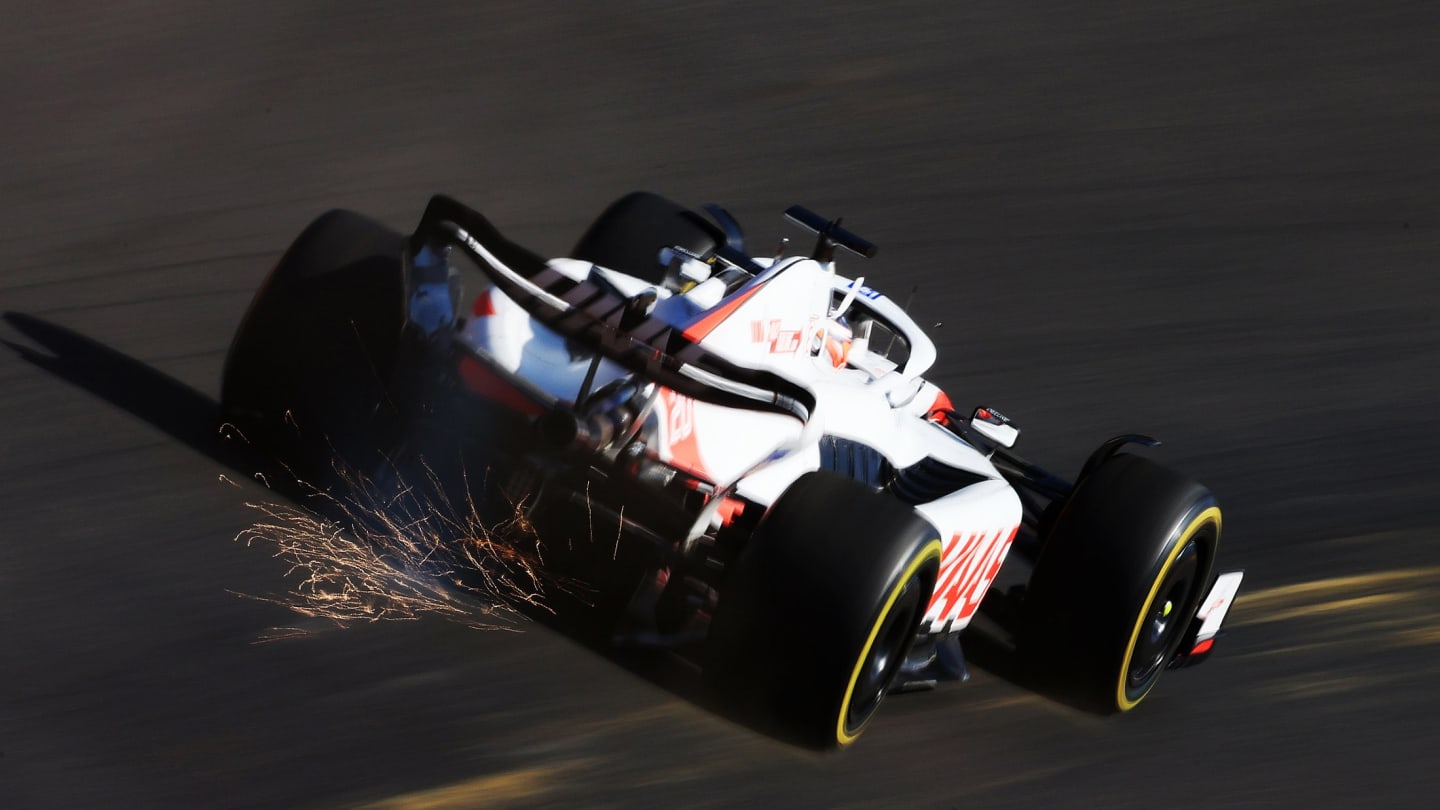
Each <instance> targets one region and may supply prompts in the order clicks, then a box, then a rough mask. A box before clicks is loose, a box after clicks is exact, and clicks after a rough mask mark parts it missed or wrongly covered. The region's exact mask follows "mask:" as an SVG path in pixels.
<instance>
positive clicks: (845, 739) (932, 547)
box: [835, 538, 942, 745]
mask: <svg viewBox="0 0 1440 810" xmlns="http://www.w3.org/2000/svg"><path fill="white" fill-rule="evenodd" d="M941 550H942V549H941V546H940V540H939V539H938V538H937V539H934V540H931V541H930V542H929V543H927V544H926V545H925V547H924V548H923V549H921V551H920V553H919V554H917V555H915V559H913V560H911V561H910V565H908V566H906V568H905V573H903V574H901V575H900V579H899V580H897V581H896V583H895V587H894V588H892V589H891V590H890V597H889V598H888V599H886V600H885V607H884V609H882V610H881V611H880V615H879V616H877V617H876V619H875V624H874V625H873V626H871V628H870V635H869V637H868V638H866V639H865V646H864V647H861V648H860V657H859V658H857V659H855V668H854V669H853V670H851V672H850V682H849V683H848V684H846V686H845V697H844V698H843V699H842V700H841V701H840V717H839V719H838V720H836V722H835V739H836V740H837V741H838V742H839V743H840V744H841V745H849V744H850V743H852V742H855V738H857V737H859V736H860V732H862V731H864V730H865V726H867V725H869V723H870V718H869V717H867V718H865V722H864V723H861V724H860V727H859V728H857V729H855V731H854V732H853V733H847V732H846V731H845V717H846V715H847V714H849V711H850V697H851V696H852V695H854V694H855V684H856V683H858V682H859V681H860V670H861V669H862V668H863V667H864V666H865V659H867V658H869V657H870V648H871V647H873V646H875V637H876V636H877V635H879V634H880V626H881V625H882V624H884V623H885V618H886V617H887V616H889V615H890V609H891V608H893V607H894V606H895V600H896V599H899V598H900V593H901V592H902V591H904V590H905V583H907V582H909V581H910V578H911V577H913V576H915V572H916V571H919V570H920V566H922V565H924V564H925V563H927V562H929V561H930V560H935V561H936V562H937V563H938V562H939V561H940V554H941ZM873 716H874V715H873V714H872V715H871V717H873Z"/></svg>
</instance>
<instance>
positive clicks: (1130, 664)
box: [1116, 506, 1220, 711]
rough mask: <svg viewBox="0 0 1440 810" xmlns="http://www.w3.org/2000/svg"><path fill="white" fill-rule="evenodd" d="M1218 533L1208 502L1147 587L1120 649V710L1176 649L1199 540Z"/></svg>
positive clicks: (1190, 600)
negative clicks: (1121, 655)
mask: <svg viewBox="0 0 1440 810" xmlns="http://www.w3.org/2000/svg"><path fill="white" fill-rule="evenodd" d="M1219 534H1220V509H1219V508H1218V507H1214V506H1212V507H1210V508H1209V509H1206V510H1204V511H1203V512H1201V513H1200V514H1198V515H1196V516H1195V517H1194V518H1192V519H1191V520H1190V522H1189V523H1188V524H1186V525H1185V528H1184V530H1183V531H1182V532H1181V533H1180V537H1179V539H1178V540H1177V541H1176V542H1175V545H1174V546H1172V547H1171V551H1170V554H1169V556H1168V557H1167V558H1166V560H1165V563H1164V565H1162V566H1161V568H1160V573H1159V574H1158V575H1156V577H1155V580H1154V582H1153V583H1152V584H1151V586H1150V594H1149V596H1148V597H1147V598H1146V599H1145V604H1144V606H1143V607H1142V608H1141V609H1140V612H1139V615H1138V616H1137V617H1136V620H1135V628H1134V630H1133V631H1132V632H1131V634H1130V643H1129V645H1128V646H1126V648H1125V658H1124V661H1123V663H1122V665H1121V667H1120V679H1119V684H1118V688H1117V690H1116V705H1117V707H1118V708H1119V709H1120V710H1121V711H1128V710H1129V709H1132V708H1134V707H1135V706H1136V705H1137V704H1138V703H1139V702H1140V701H1141V700H1143V699H1144V698H1145V695H1147V694H1148V693H1149V692H1150V689H1151V688H1152V687H1154V685H1155V682H1156V681H1157V680H1158V679H1159V677H1160V673H1161V672H1163V671H1164V669H1165V665H1166V664H1167V663H1168V662H1169V661H1170V658H1171V657H1172V656H1173V655H1174V654H1175V650H1176V649H1178V648H1179V646H1180V642H1181V640H1182V637H1183V635H1184V633H1185V630H1186V629H1187V627H1188V626H1189V620H1190V617H1191V616H1192V614H1193V613H1194V611H1195V609H1196V607H1197V605H1196V603H1197V602H1198V601H1199V598H1200V589H1201V587H1202V585H1203V583H1202V582H1201V581H1200V578H1201V573H1202V570H1201V569H1202V563H1203V561H1202V559H1201V551H1200V549H1201V540H1202V539H1203V538H1215V537H1218V536H1219Z"/></svg>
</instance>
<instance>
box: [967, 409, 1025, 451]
mask: <svg viewBox="0 0 1440 810" xmlns="http://www.w3.org/2000/svg"><path fill="white" fill-rule="evenodd" d="M970 427H971V429H972V430H974V431H975V432H976V433H979V434H980V435H981V436H984V437H985V438H987V439H989V440H990V441H992V442H994V443H996V444H998V445H1000V446H1001V447H1005V448H1010V447H1014V446H1015V440H1016V439H1018V438H1020V429H1019V428H1017V427H1015V426H1014V425H1012V424H1010V418H1009V417H1007V416H1006V415H1005V414H1003V413H1000V412H999V411H997V410H994V409H993V408H976V409H975V413H973V414H971V415H970Z"/></svg>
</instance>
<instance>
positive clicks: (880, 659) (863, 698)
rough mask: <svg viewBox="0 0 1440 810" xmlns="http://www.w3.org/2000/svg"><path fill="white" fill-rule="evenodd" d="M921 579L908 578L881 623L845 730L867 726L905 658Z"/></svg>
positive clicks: (911, 636)
mask: <svg viewBox="0 0 1440 810" xmlns="http://www.w3.org/2000/svg"><path fill="white" fill-rule="evenodd" d="M920 590H921V588H920V578H919V577H918V576H912V577H910V579H909V580H907V581H906V583H905V587H904V589H903V590H901V592H900V596H899V597H898V598H897V599H896V600H895V604H894V606H893V607H892V608H891V610H890V612H889V614H888V615H886V617H885V619H884V621H883V622H881V624H880V630H879V632H878V633H876V636H875V643H874V644H873V645H872V646H871V648H870V654H869V655H868V656H866V658H865V663H864V664H862V665H861V667H860V672H859V679H858V680H857V681H856V683H855V689H854V691H853V692H852V693H851V697H850V705H849V706H847V707H846V710H845V730H846V731H847V732H853V731H855V730H856V729H859V728H860V727H861V726H863V725H865V721H866V720H868V719H869V718H870V715H872V714H874V713H875V709H876V707H877V706H879V705H880V701H881V699H882V698H884V697H885V692H886V691H887V690H889V688H890V684H891V683H892V682H893V681H894V680H895V674H896V673H897V672H899V671H900V665H901V664H902V663H903V662H904V661H905V654H906V653H907V652H908V651H909V647H910V642H911V641H912V640H913V637H914V635H915V623H916V620H917V619H918V618H919V616H918V614H919V611H920Z"/></svg>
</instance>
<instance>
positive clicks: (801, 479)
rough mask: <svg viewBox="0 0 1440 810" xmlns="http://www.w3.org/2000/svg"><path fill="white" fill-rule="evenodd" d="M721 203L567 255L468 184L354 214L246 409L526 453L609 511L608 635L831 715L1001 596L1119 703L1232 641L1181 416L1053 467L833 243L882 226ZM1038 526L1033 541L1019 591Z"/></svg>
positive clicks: (657, 202)
mask: <svg viewBox="0 0 1440 810" xmlns="http://www.w3.org/2000/svg"><path fill="white" fill-rule="evenodd" d="M706 210H707V211H708V213H709V214H710V218H708V219H707V218H706V217H704V216H701V215H699V214H697V213H695V212H692V211H689V210H686V209H684V208H682V207H681V206H678V205H676V204H674V203H672V202H670V201H668V200H665V199H664V198H661V197H658V196H656V195H653V194H647V193H638V192H637V193H635V194H631V195H628V196H626V197H623V198H621V199H620V200H619V201H617V202H616V203H615V204H613V205H612V206H611V207H610V208H609V209H607V210H606V211H605V212H604V213H603V214H602V215H601V216H600V218H599V219H598V220H597V221H596V222H595V224H594V225H593V226H592V227H591V228H590V229H589V231H587V232H586V233H585V234H584V235H583V236H582V238H581V239H580V241H579V243H578V244H577V245H576V247H575V249H574V251H572V256H571V257H567V258H558V259H550V260H545V259H543V258H541V257H539V256H536V255H534V254H532V253H531V252H529V251H527V250H526V249H524V248H522V247H519V246H517V245H515V244H513V243H511V242H509V241H508V240H506V239H505V238H504V237H503V236H502V235H501V234H500V233H499V232H498V231H496V229H495V228H494V227H492V226H491V224H490V223H489V222H487V221H486V220H485V219H484V218H483V217H482V216H481V215H480V214H478V213H477V212H475V211H473V210H471V209H469V208H467V207H465V206H464V205H461V204H460V203H458V202H455V201H454V200H451V199H449V198H446V197H440V196H437V197H435V198H433V199H432V200H431V202H430V204H429V206H428V207H427V208H426V210H425V213H424V215H423V217H422V218H421V221H420V224H419V227H418V228H417V229H416V231H415V232H414V233H413V234H412V235H410V236H408V237H405V236H402V235H400V234H398V233H396V232H394V231H391V230H389V229H387V228H385V227H384V226H382V225H380V224H378V223H375V222H374V221H372V220H369V219H366V218H364V217H361V216H359V215H357V214H353V213H350V212H345V211H333V212H330V213H329V214H326V215H324V216H322V217H321V218H320V219H318V220H316V222H314V223H313V224H312V225H311V226H310V227H309V228H308V229H307V230H306V231H305V232H304V233H303V234H302V235H301V236H300V237H299V238H298V239H297V240H296V242H295V244H294V245H293V246H292V247H291V248H290V250H289V251H288V252H287V253H286V255H285V257H284V258H283V259H282V260H281V261H280V263H279V265H278V266H277V267H276V269H275V270H274V272H273V273H272V274H271V276H270V278H269V279H268V280H267V282H266V283H265V285H264V286H263V287H262V289H261V290H260V292H259V293H258V294H257V295H256V298H255V301H254V303H252V305H251V308H250V311H249V312H248V314H247V316H246V318H245V320H244V322H243V323H242V324H241V326H240V328H239V330H238V332H237V334H236V337H235V340H234V343H233V345H232V347H231V350H230V354H229V357H228V360H227V364H226V370H225V378H224V385H223V394H222V400H223V405H224V407H225V409H226V412H227V416H228V418H229V419H231V420H232V421H234V422H236V423H238V424H242V425H246V426H247V428H248V430H250V431H252V432H253V433H252V435H259V436H261V437H262V438H264V439H265V440H267V441H269V442H271V443H272V445H273V446H274V447H276V448H278V449H280V450H282V451H283V452H285V453H287V454H288V455H289V457H291V458H294V459H295V460H296V461H297V462H298V463H301V464H303V463H304V462H306V461H308V462H310V468H311V469H323V468H325V467H327V466H328V465H329V464H330V461H331V459H332V457H333V456H334V455H336V454H338V455H339V456H340V457H341V458H342V459H343V460H344V461H345V463H347V464H351V465H355V466H359V467H362V468H363V467H364V466H366V465H370V464H373V463H374V461H375V455H374V451H376V450H379V451H381V452H382V453H383V454H384V455H385V456H386V457H387V458H391V459H393V458H395V457H397V456H403V455H405V454H407V453H408V454H410V455H411V456H412V457H416V458H419V457H422V456H423V457H425V459H426V464H427V465H432V464H433V465H437V467H438V468H440V469H445V468H444V465H443V462H438V461H437V458H439V457H441V456H454V457H457V458H458V459H460V466H457V467H455V468H453V469H456V470H462V471H463V470H474V469H476V468H477V467H479V466H483V467H485V468H487V469H496V470H503V474H498V475H496V476H495V477H493V478H491V477H487V478H486V480H487V481H491V482H493V481H496V480H498V481H500V482H502V484H503V489H505V491H506V492H507V493H508V494H509V496H510V497H511V499H512V501H514V502H517V503H519V504H521V505H522V508H523V509H524V510H526V512H527V514H528V515H529V516H530V517H531V518H532V519H533V520H534V521H535V523H536V524H537V525H539V526H541V527H542V531H541V538H542V540H543V541H544V542H545V543H546V546H547V548H549V549H551V550H552V551H553V552H554V553H555V554H559V551H558V550H559V549H560V548H562V547H564V548H567V549H571V550H573V549H574V547H575V546H576V544H577V540H579V541H581V543H582V544H583V542H585V541H594V539H595V537H597V536H599V537H603V538H609V539H605V540H603V541H600V542H602V544H603V546H604V549H605V551H606V553H605V554H599V555H592V556H594V557H597V558H603V559H602V560H601V562H603V563H605V564H607V565H611V567H612V568H615V569H617V570H622V571H623V573H621V574H616V572H615V571H613V570H612V571H607V572H604V573H600V574H597V575H596V577H595V580H596V581H597V582H601V583H603V589H604V590H605V591H606V593H608V594H609V597H610V598H609V600H608V602H613V603H614V607H615V609H614V610H613V611H611V612H609V613H607V614H605V615H606V622H607V636H608V638H609V639H610V640H611V641H613V642H614V643H617V644H625V645H643V646H655V647H663V648H669V649H674V650H678V651H683V652H684V653H685V654H686V655H688V656H690V657H691V658H693V659H694V660H695V661H696V662H697V663H698V664H699V665H700V667H701V668H702V671H703V673H704V677H705V679H706V681H708V683H709V684H710V685H711V686H712V688H713V689H714V691H715V693H716V694H717V695H719V696H720V697H721V698H722V699H723V700H724V701H725V703H726V704H727V705H728V706H730V707H731V708H732V709H734V710H735V711H736V712H737V713H739V714H741V715H743V716H745V717H748V718H749V719H750V720H751V721H752V722H756V723H758V724H760V725H762V726H763V727H765V728H767V729H770V730H771V731H773V732H775V733H777V734H779V735H781V736H784V737H787V738H791V739H795V740H797V741H800V742H803V743H804V744H807V745H811V746H816V747H821V748H828V747H836V746H844V745H847V744H849V743H851V742H853V741H854V740H855V739H856V738H857V737H858V736H859V734H860V733H861V731H863V729H864V728H865V726H866V724H867V723H868V722H869V720H870V718H871V716H872V715H873V714H874V712H875V709H876V707H877V706H878V705H879V703H880V701H881V699H882V698H883V697H884V696H885V695H886V694H887V693H888V692H891V691H894V690H897V689H900V688H907V689H915V688H923V687H925V686H930V685H933V684H935V683H936V682H939V681H945V680H963V679H964V678H965V677H966V673H965V664H964V658H963V656H962V655H961V649H960V641H959V639H960V635H959V634H960V633H961V631H963V630H965V629H966V627H967V626H969V625H970V624H971V622H972V620H973V619H974V618H975V617H976V615H977V611H978V610H979V608H980V606H981V605H982V603H983V602H985V600H986V599H987V598H988V599H993V600H1005V601H1006V604H1007V607H1009V608H1010V610H1009V611H1008V613H1009V615H1011V616H1012V617H1013V622H1012V623H1011V626H1010V628H1009V629H1010V630H1012V631H1013V642H1014V650H1015V659H1016V660H1017V661H1018V662H1019V664H1020V668H1019V671H1020V672H1021V673H1022V675H1023V677H1024V678H1025V679H1026V680H1027V682H1029V683H1032V684H1034V685H1035V686H1037V687H1039V688H1042V689H1044V690H1046V691H1048V692H1050V693H1051V694H1055V695H1057V696H1059V697H1062V698H1063V699H1066V700H1068V701H1070V702H1072V703H1077V704H1081V705H1085V706H1087V707H1090V708H1092V709H1094V710H1097V711H1100V712H1104V713H1110V712H1118V711H1126V710H1129V709H1131V708H1133V707H1134V706H1136V705H1137V704H1138V703H1140V701H1141V700H1143V699H1144V698H1145V696H1146V695H1147V694H1149V693H1150V691H1151V689H1152V688H1153V687H1154V686H1155V683H1156V681H1157V679H1158V678H1159V677H1160V675H1161V673H1162V672H1163V671H1164V670H1166V669H1167V668H1174V667H1178V666H1182V665H1186V664H1191V663H1195V662H1198V661H1200V660H1203V659H1204V658H1205V657H1206V656H1207V655H1208V654H1209V652H1210V650H1211V648H1212V646H1213V644H1214V643H1215V640H1216V638H1217V637H1218V635H1219V632H1220V625H1221V622H1222V621H1223V619H1224V617H1225V614H1226V611H1227V610H1228V609H1229V607H1230V605H1231V604H1232V603H1233V601H1234V598H1235V595H1236V592H1237V590H1238V588H1239V585H1240V579H1241V574H1240V573H1239V572H1233V573H1227V574H1223V575H1218V576H1217V575H1216V574H1215V573H1213V570H1214V567H1215V560H1216V552H1217V544H1218V541H1219V537H1220V524H1221V521H1220V509H1219V507H1218V506H1217V505H1216V501H1215V498H1214V496H1213V495H1212V494H1211V493H1210V491H1209V490H1208V489H1206V488H1205V487H1204V486H1202V485H1200V484H1199V483H1197V482H1195V481H1193V480H1192V479H1190V478H1187V477H1185V476H1183V475H1180V474H1178V473H1175V472H1172V471H1170V470H1168V469H1166V468H1164V467H1161V466H1159V465H1157V464H1155V463H1154V462H1152V461H1149V460H1147V459H1146V458H1143V457H1142V456H1139V455H1135V454H1132V453H1125V452H1118V451H1120V450H1121V449H1122V448H1123V447H1124V446H1126V445H1128V444H1138V445H1144V446H1152V445H1154V444H1157V442H1155V441H1154V440H1152V439H1148V438H1147V437H1143V436H1134V435H1132V436H1122V437H1117V438H1115V439H1111V440H1109V441H1107V442H1104V443H1103V444H1101V445H1100V447H1099V449H1097V450H1096V451H1095V452H1094V454H1093V455H1092V456H1091V457H1090V459H1089V461H1088V462H1087V463H1086V464H1085V465H1084V467H1083V469H1082V470H1081V471H1080V473H1079V475H1078V476H1077V477H1076V479H1075V480H1074V481H1073V482H1071V481H1068V480H1064V479H1062V478H1060V477H1057V476H1055V475H1053V474H1051V473H1048V472H1045V471H1044V470H1042V469H1040V468H1039V467H1036V466H1035V465H1032V464H1030V463H1028V462H1026V461H1024V460H1022V459H1021V458H1019V457H1018V456H1016V455H1015V454H1014V453H1013V452H1012V451H1011V448H1012V447H1013V445H1014V444H1015V440H1016V438H1017V436H1018V430H1017V429H1016V427H1015V426H1014V425H1013V424H1011V422H1010V420H1008V419H1007V418H1006V417H1004V416H1003V415H1001V413H1000V412H999V411H998V410H995V409H993V408H988V407H981V408H977V409H975V410H974V411H973V412H972V413H970V414H969V415H963V414H961V413H957V412H956V411H955V410H953V409H952V406H951V402H950V400H949V398H948V397H947V396H946V395H945V393H944V392H942V391H941V390H940V389H939V388H938V387H936V386H935V385H934V384H933V383H931V382H928V381H927V380H926V379H925V378H924V377H923V376H922V375H923V374H924V373H925V372H926V371H927V370H928V369H929V368H930V366H931V364H932V363H933V362H934V360H935V345H934V343H932V342H931V341H930V339H929V338H927V337H926V335H925V334H924V332H923V331H922V330H921V329H920V328H919V327H918V326H917V325H916V323H915V322H914V320H912V319H911V318H910V317H909V316H908V315H907V314H906V312H905V309H904V308H903V307H901V306H899V305H897V304H896V303H895V302H894V301H893V300H891V299H890V298H888V297H886V296H885V295H883V294H882V293H880V292H878V291H877V290H876V289H874V288H873V287H871V286H869V285H867V284H866V282H865V279H864V278H863V277H857V278H853V279H852V278H848V277H844V276H841V275H839V274H837V272H836V265H835V254H836V252H837V249H839V250H845V251H849V252H851V253H854V254H858V255H860V256H871V255H873V254H874V252H875V248H874V246H872V245H871V244H870V243H868V242H866V241H865V240H863V239H861V238H860V237H858V236H856V235H854V234H853V233H851V232H849V231H847V230H845V229H843V228H841V227H840V224H839V221H838V220H836V221H828V220H826V219H824V218H822V217H819V216H817V215H815V214H813V213H811V212H810V211H807V210H805V209H803V208H800V207H793V208H791V209H789V210H788V211H786V212H785V213H786V215H787V217H788V218H789V219H790V220H792V221H793V222H795V223H796V224H798V225H799V226H801V227H803V228H805V229H808V230H809V231H811V232H813V233H814V234H815V239H816V241H815V246H814V249H813V250H812V251H811V252H810V253H809V255H785V253H784V252H783V251H782V252H779V253H777V254H776V255H773V256H758V255H752V254H751V253H750V252H747V250H746V249H745V245H744V240H743V236H742V235H741V232H740V228H739V226H738V225H737V224H736V223H735V221H734V220H733V218H732V217H730V215H729V214H727V213H726V212H725V211H724V210H723V209H720V208H717V207H714V206H708V207H707V208H706ZM296 425H298V426H300V427H301V428H302V430H301V431H300V433H299V436H300V438H299V439H297V438H296V436H297V434H296V432H295V431H294V429H293V428H294V427H295V426H296ZM367 454H369V455H367ZM455 478H456V480H457V481H463V483H460V484H457V485H459V486H463V487H478V485H476V484H473V483H472V481H473V480H474V479H476V478H477V477H476V476H470V475H457V476H455ZM517 492H519V493H520V494H519V496H518V497H517V495H516V493H517ZM467 495H468V493H467ZM621 537H623V538H625V539H626V543H625V546H626V548H627V549H634V548H640V549H642V552H640V553H634V552H627V554H625V555H620V554H619V553H618V549H619V547H620V545H619V539H620V538H621ZM1017 538H1018V539H1017ZM612 543H613V544H614V546H615V549H617V551H616V553H613V554H612V553H609V552H610V549H611V546H612ZM1012 550H1017V551H1019V552H1020V553H1019V554H1017V555H1016V556H1017V557H1024V558H1026V559H1025V562H1024V563H1023V564H1022V567H1023V566H1025V565H1028V566H1033V572H1032V573H1030V574H1029V577H1028V581H1027V582H1026V584H1025V585H1023V586H1020V587H1016V588H1013V589H1011V590H1009V591H1007V592H1005V593H1001V592H1000V591H999V590H997V589H996V588H993V587H992V586H993V585H994V583H995V581H996V578H997V575H998V574H999V573H1000V569H1001V566H1002V564H1003V563H1004V562H1005V560H1006V559H1007V555H1009V553H1010V552H1011V551H1012ZM582 556H583V555H582ZM611 557H624V559H623V560H619V559H617V560H616V561H615V562H614V563H613V565H612V564H610V563H609V558H611ZM622 562H623V563H624V564H623V565H622ZM600 601H601V602H602V603H604V602H607V600H606V599H601V600H600ZM597 610H598V608H597Z"/></svg>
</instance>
